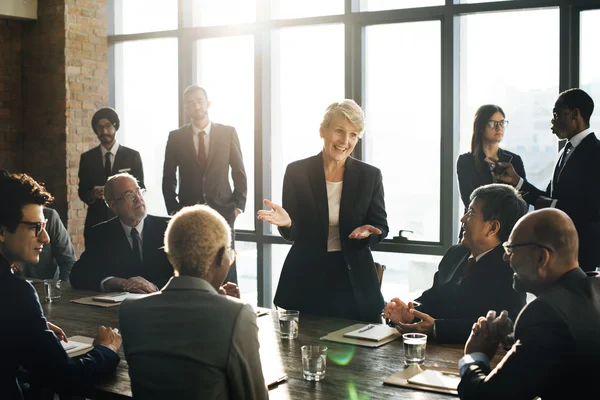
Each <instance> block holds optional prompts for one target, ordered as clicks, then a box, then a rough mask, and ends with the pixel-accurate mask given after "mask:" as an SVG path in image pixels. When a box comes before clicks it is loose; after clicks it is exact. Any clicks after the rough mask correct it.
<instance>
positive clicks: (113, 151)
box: [100, 140, 119, 157]
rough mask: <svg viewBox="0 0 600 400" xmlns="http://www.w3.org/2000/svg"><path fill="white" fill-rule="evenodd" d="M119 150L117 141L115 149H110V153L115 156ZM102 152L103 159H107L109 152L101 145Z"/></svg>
mask: <svg viewBox="0 0 600 400" xmlns="http://www.w3.org/2000/svg"><path fill="white" fill-rule="evenodd" d="M117 150H119V142H117V141H116V140H115V144H113V147H112V148H111V149H110V152H111V153H112V155H113V156H114V155H115V154H117ZM100 151H101V152H102V157H106V153H108V150H106V149H105V148H104V146H102V145H100Z"/></svg>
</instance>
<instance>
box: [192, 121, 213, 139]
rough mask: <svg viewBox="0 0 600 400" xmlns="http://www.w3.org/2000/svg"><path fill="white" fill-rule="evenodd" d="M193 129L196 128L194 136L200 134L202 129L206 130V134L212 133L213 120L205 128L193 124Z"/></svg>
mask: <svg viewBox="0 0 600 400" xmlns="http://www.w3.org/2000/svg"><path fill="white" fill-rule="evenodd" d="M192 129H193V130H194V136H196V135H198V133H200V131H204V133H206V136H208V135H210V130H211V129H212V122H211V121H208V125H206V126H205V127H204V129H200V128H196V126H194V124H192Z"/></svg>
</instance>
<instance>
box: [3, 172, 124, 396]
mask: <svg viewBox="0 0 600 400" xmlns="http://www.w3.org/2000/svg"><path fill="white" fill-rule="evenodd" d="M0 193H2V195H1V196H0V321H2V329H0V355H1V356H0V371H1V373H0V397H2V398H3V399H5V398H6V399H22V398H23V392H22V389H21V387H20V386H19V384H18V382H17V377H16V376H17V370H18V368H19V367H22V368H25V369H26V370H27V371H29V372H31V373H32V374H33V378H34V379H33V380H34V381H41V382H42V383H43V384H44V385H48V386H50V387H51V388H53V389H54V390H56V391H58V392H71V393H77V394H79V393H83V392H84V391H85V392H86V393H89V391H90V390H91V387H92V385H93V384H95V383H97V382H99V381H100V380H101V379H103V378H106V377H108V376H110V375H111V374H113V373H114V371H115V369H116V367H117V365H118V363H119V356H118V354H117V351H118V350H119V348H120V347H121V336H120V334H119V332H118V330H116V329H111V328H105V327H104V326H101V327H100V328H99V329H98V334H97V337H96V339H95V340H94V349H93V350H91V351H90V352H89V353H87V354H86V355H84V356H81V357H78V358H77V359H73V358H70V357H69V356H68V355H67V353H66V352H65V350H64V349H63V347H62V346H61V344H60V341H59V340H65V339H66V336H65V333H64V332H63V331H62V330H61V329H60V328H59V327H57V326H55V325H52V324H51V323H49V322H47V321H46V318H45V317H44V314H43V312H42V307H41V305H40V303H39V299H38V296H37V294H36V291H35V289H34V288H33V286H31V284H30V283H28V282H27V281H26V280H24V279H22V278H21V277H19V276H17V275H16V274H14V271H15V270H16V269H18V268H19V265H20V264H22V263H31V264H35V263H37V262H38V260H39V256H40V253H41V252H42V249H43V248H44V246H45V245H47V244H48V241H49V237H48V232H46V219H45V217H44V214H43V212H42V211H43V208H44V206H45V205H46V204H47V203H49V202H51V201H52V200H53V198H52V196H51V195H50V193H48V192H47V191H46V190H45V188H44V187H42V186H41V185H39V184H38V183H37V182H35V181H34V180H33V179H31V177H29V176H28V175H25V174H12V175H9V174H0ZM34 392H35V390H34V389H33V388H29V389H26V393H25V394H26V395H27V397H28V398H39V397H38V396H39V393H37V392H35V393H34Z"/></svg>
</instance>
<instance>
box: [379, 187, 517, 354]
mask: <svg viewBox="0 0 600 400" xmlns="http://www.w3.org/2000/svg"><path fill="white" fill-rule="evenodd" d="M526 212H527V204H526V203H525V201H524V200H523V199H522V198H521V196H520V195H519V193H518V192H517V191H516V190H515V189H514V188H513V187H511V186H509V185H505V184H498V183H495V184H490V185H485V186H481V187H479V188H477V189H475V191H473V193H472V194H471V204H469V208H468V210H467V213H466V214H465V215H464V216H463V217H462V218H461V220H460V221H461V222H462V227H463V231H464V235H463V238H462V244H458V245H454V246H452V247H450V248H449V249H448V251H447V252H446V254H445V255H444V258H442V261H441V262H440V265H439V267H438V271H437V272H436V273H435V276H434V277H433V286H432V287H431V288H430V289H428V290H426V291H425V292H423V294H422V295H421V297H419V298H418V299H416V300H415V302H409V303H408V304H406V303H405V302H403V301H401V300H400V299H398V298H395V299H393V300H392V301H391V302H390V303H388V304H387V305H386V306H385V308H384V309H383V314H384V317H386V318H389V319H390V320H391V321H392V322H393V323H394V324H395V326H396V328H397V329H398V330H399V331H400V332H402V333H406V332H420V333H426V334H427V335H428V336H430V337H432V338H434V339H435V340H436V341H438V342H441V343H464V341H465V340H466V339H467V337H468V336H469V332H470V331H471V326H472V325H473V323H474V322H475V321H477V318H478V317H479V316H480V315H481V314H483V313H485V312H487V311H488V310H490V309H497V308H500V309H506V310H509V311H510V312H511V313H515V314H516V313H518V312H519V311H520V310H521V308H522V307H523V306H524V305H525V293H517V292H516V291H515V290H513V287H512V275H513V271H512V269H511V268H510V265H509V264H508V262H505V261H504V260H503V259H502V257H503V254H504V250H503V249H502V243H503V242H504V241H505V240H507V239H508V235H509V234H510V231H511V230H512V228H513V226H514V224H515V223H516V222H517V220H518V219H519V218H521V217H522V216H523V215H525V213H526Z"/></svg>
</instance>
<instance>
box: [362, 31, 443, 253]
mask: <svg viewBox="0 0 600 400" xmlns="http://www.w3.org/2000/svg"><path fill="white" fill-rule="evenodd" d="M365 39H366V40H365V47H366V54H365V61H366V65H365V87H366V95H365V107H366V119H367V126H366V133H365V136H364V139H363V140H364V148H365V160H366V161H367V162H369V163H370V164H373V165H375V166H377V167H379V168H380V169H381V170H382V174H383V186H384V191H385V203H386V211H387V214H388V225H389V227H390V237H391V236H394V235H398V231H399V230H401V229H406V230H411V231H413V234H412V235H411V236H410V238H411V239H412V240H420V241H431V242H439V241H440V142H441V139H440V138H441V136H440V132H441V123H440V113H441V49H440V23H439V21H431V22H413V23H405V24H393V25H376V26H369V27H367V28H366V33H365ZM390 41H393V43H394V46H392V47H390V46H389V43H390ZM407 60H418V62H407Z"/></svg>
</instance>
